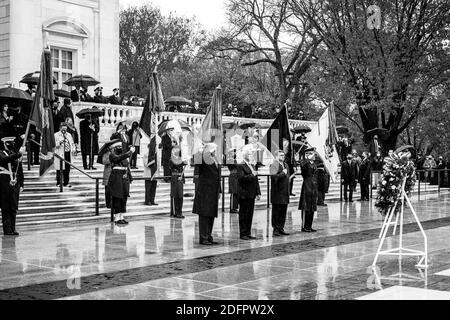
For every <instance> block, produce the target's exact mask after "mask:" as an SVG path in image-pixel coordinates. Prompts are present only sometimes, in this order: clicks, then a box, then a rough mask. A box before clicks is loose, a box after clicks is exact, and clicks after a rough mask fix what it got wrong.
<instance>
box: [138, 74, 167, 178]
mask: <svg viewBox="0 0 450 320" xmlns="http://www.w3.org/2000/svg"><path fill="white" fill-rule="evenodd" d="M164 110H165V104H164V96H163V93H162V90H161V85H160V83H159V79H158V73H157V72H156V71H154V72H153V74H152V77H151V79H150V84H149V92H148V96H147V100H146V101H145V105H144V110H143V112H142V117H141V121H140V128H141V129H142V131H143V132H144V133H145V135H146V136H147V137H148V138H149V139H150V150H149V154H150V157H151V158H153V159H155V162H156V170H154V171H152V179H153V178H155V177H157V176H158V175H159V171H160V167H161V166H160V163H161V154H160V152H158V150H159V148H158V145H159V142H158V138H159V137H158V118H157V116H158V113H159V112H161V111H164Z"/></svg>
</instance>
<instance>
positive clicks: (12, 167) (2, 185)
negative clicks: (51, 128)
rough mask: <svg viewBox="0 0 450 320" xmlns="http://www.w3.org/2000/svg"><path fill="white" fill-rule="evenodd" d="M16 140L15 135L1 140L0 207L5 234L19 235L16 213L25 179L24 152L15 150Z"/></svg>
mask: <svg viewBox="0 0 450 320" xmlns="http://www.w3.org/2000/svg"><path fill="white" fill-rule="evenodd" d="M15 140H16V139H15V138H14V137H6V138H3V139H2V140H1V141H0V190H1V191H0V207H1V209H2V225H3V233H4V235H5V236H18V235H19V233H18V232H16V215H17V210H18V208H19V193H20V191H21V189H23V182H24V179H23V169H22V163H21V161H19V159H20V157H22V153H21V152H20V151H19V152H18V151H17V150H15V149H16V148H14V141H15ZM16 141H17V140H16ZM22 151H24V150H22ZM11 182H12V183H11Z"/></svg>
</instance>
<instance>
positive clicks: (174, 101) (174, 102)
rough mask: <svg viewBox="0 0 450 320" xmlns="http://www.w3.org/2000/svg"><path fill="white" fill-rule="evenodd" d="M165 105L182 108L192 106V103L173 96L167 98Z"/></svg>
mask: <svg viewBox="0 0 450 320" xmlns="http://www.w3.org/2000/svg"><path fill="white" fill-rule="evenodd" d="M165 103H166V104H169V105H174V106H184V105H188V104H192V101H191V100H188V99H186V98H184V97H179V96H173V97H170V98H168V99H167V100H166V101H165Z"/></svg>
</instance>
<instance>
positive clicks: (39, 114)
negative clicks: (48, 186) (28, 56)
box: [29, 49, 56, 176]
mask: <svg viewBox="0 0 450 320" xmlns="http://www.w3.org/2000/svg"><path fill="white" fill-rule="evenodd" d="M54 100H55V94H54V92H53V70H52V57H51V52H50V50H48V49H44V51H43V53H42V57H41V73H40V77H39V83H38V87H37V89H36V95H35V97H34V101H33V107H32V110H31V116H30V121H29V122H30V123H31V124H33V125H35V126H36V130H37V131H38V132H39V133H40V134H41V136H42V142H41V151H40V154H39V158H40V163H41V164H40V170H39V175H40V176H43V175H44V174H45V173H46V172H47V171H48V169H50V167H51V166H52V165H53V160H54V159H53V156H54V150H55V147H56V144H55V131H54V128H53V116H52V111H51V106H52V103H53V101H54Z"/></svg>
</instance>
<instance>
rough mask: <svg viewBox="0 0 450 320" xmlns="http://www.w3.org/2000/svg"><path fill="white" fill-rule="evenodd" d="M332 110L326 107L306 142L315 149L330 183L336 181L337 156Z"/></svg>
mask: <svg viewBox="0 0 450 320" xmlns="http://www.w3.org/2000/svg"><path fill="white" fill-rule="evenodd" d="M333 110H334V108H333V107H328V108H327V110H326V111H325V112H324V114H323V115H322V117H321V118H320V119H319V122H318V125H317V126H316V127H315V128H314V129H313V130H312V131H311V132H310V133H309V134H308V135H307V141H308V143H309V144H310V145H311V147H313V148H315V149H316V152H317V154H318V155H319V157H320V159H321V160H322V161H323V163H324V165H325V169H326V170H327V172H328V174H329V175H330V178H331V181H332V182H336V181H338V167H339V156H338V153H337V150H336V136H337V133H336V123H335V120H333V119H335V118H334V117H335V116H334V114H333V113H334V111H333Z"/></svg>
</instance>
